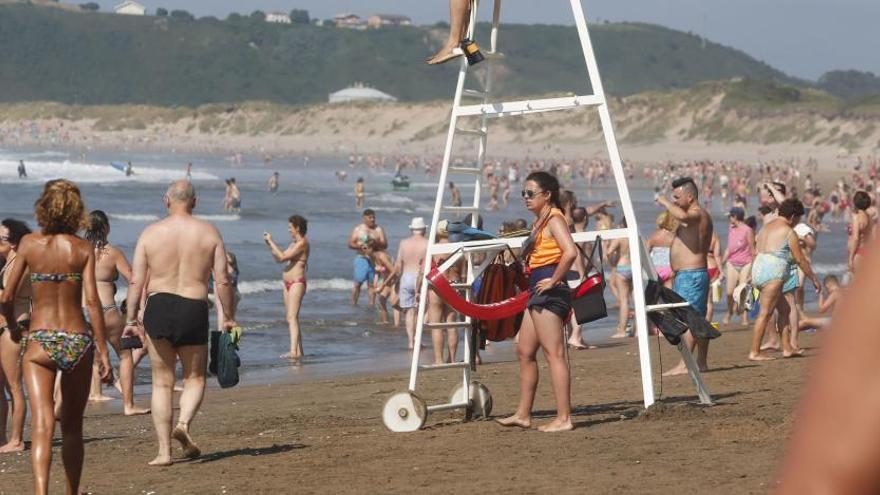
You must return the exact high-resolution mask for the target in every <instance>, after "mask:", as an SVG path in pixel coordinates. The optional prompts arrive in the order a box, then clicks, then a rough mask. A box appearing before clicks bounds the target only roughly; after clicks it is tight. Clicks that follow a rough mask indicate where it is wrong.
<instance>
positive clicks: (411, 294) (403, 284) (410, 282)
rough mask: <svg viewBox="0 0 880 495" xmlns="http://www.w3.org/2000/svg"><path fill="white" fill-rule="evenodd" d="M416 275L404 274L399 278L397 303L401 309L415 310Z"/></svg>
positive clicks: (411, 273) (417, 275)
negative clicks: (398, 300) (398, 299)
mask: <svg viewBox="0 0 880 495" xmlns="http://www.w3.org/2000/svg"><path fill="white" fill-rule="evenodd" d="M418 277H419V274H418V273H413V272H406V273H404V274H403V275H401V276H400V290H399V291H398V295H399V297H400V302H399V303H398V304H399V305H400V307H401V308H403V309H410V308H415V307H416V306H418V305H417V304H416V296H417V295H418V294H417V293H416V285H418Z"/></svg>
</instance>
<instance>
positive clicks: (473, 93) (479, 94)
mask: <svg viewBox="0 0 880 495" xmlns="http://www.w3.org/2000/svg"><path fill="white" fill-rule="evenodd" d="M461 95H462V96H467V97H470V98H480V99H485V98H486V97H487V96H489V93H486V92H485V91H477V90H476V89H465V90H463V91H462V92H461Z"/></svg>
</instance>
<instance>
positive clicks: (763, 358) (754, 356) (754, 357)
mask: <svg viewBox="0 0 880 495" xmlns="http://www.w3.org/2000/svg"><path fill="white" fill-rule="evenodd" d="M774 359H776V358H775V357H772V356H765V355H763V354H761V353H758V354H755V353H754V352H750V353H749V361H773V360H774Z"/></svg>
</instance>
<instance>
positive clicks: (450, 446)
mask: <svg viewBox="0 0 880 495" xmlns="http://www.w3.org/2000/svg"><path fill="white" fill-rule="evenodd" d="M750 336H751V335H750V332H749V331H744V330H742V329H740V330H724V331H723V335H722V337H721V338H720V339H717V340H715V341H714V343H713V345H712V347H711V349H710V365H711V366H713V368H714V370H713V371H711V372H709V373H706V374H705V375H704V379H705V380H706V382H707V385H708V387H709V390H710V391H711V393H712V394H713V397H714V398H715V400H716V401H717V404H716V405H715V406H713V407H708V408H707V407H701V406H698V405H695V402H696V397H695V392H694V389H693V386H692V384H691V382H690V379H689V378H688V377H687V376H680V377H672V378H663V381H662V389H663V396H662V400H661V401H660V403H659V405H658V407H655V408H652V409H651V410H649V411H648V412H647V413H645V412H644V411H643V409H642V404H641V385H640V378H639V371H638V357H637V353H638V351H637V346H636V343H635V342H634V341H633V340H628V341H626V342H618V343H614V344H611V345H609V346H606V347H601V348H599V349H594V350H589V351H578V352H573V353H572V356H571V366H572V401H573V406H574V410H573V414H574V420H575V423H576V424H577V426H578V428H577V429H576V430H574V431H573V432H570V433H559V434H543V433H538V432H537V431H535V430H528V431H523V430H519V429H506V428H502V427H500V426H498V425H497V424H495V423H494V422H492V421H473V422H462V421H461V417H462V414H461V412H460V411H459V412H451V413H438V414H433V415H431V416H429V417H428V420H427V424H426V428H425V429H423V430H421V431H419V432H415V433H411V434H400V433H390V432H388V431H387V430H386V429H385V427H384V425H383V424H382V422H381V418H380V416H381V408H382V404H383V403H384V401H385V399H386V398H387V397H388V396H389V395H390V394H391V393H393V392H395V391H399V390H403V389H405V388H406V375H405V374H404V373H379V374H369V375H360V376H356V377H347V378H336V379H327V380H318V381H314V382H308V383H300V384H285V385H271V384H270V385H254V386H241V387H236V388H233V389H228V390H222V391H220V390H215V389H212V390H209V391H208V393H207V395H206V399H205V404H204V406H203V407H202V411H201V413H200V414H199V416H198V418H197V421H196V423H195V425H194V433H193V435H194V438H195V440H196V441H197V442H199V444H200V446H201V447H202V450H203V452H204V454H203V456H202V457H201V458H200V459H196V460H192V461H184V460H182V459H180V458H179V455H180V451H179V449H178V448H177V446H176V445H175V447H174V455H175V456H178V458H177V459H175V461H176V464H175V465H173V466H171V467H168V468H155V469H154V468H147V467H146V462H147V461H149V460H150V459H151V458H152V456H153V454H154V451H155V437H154V433H153V429H152V422H151V420H150V418H148V417H143V416H141V417H134V418H126V417H123V416H121V415H118V414H113V413H111V412H109V411H105V410H103V409H104V408H103V407H95V406H94V405H90V406H89V408H88V409H87V411H86V420H85V436H86V462H85V470H84V476H83V481H84V482H83V488H84V489H85V490H89V491H94V492H97V493H118V492H120V491H125V492H145V493H148V492H154V493H182V492H192V493H206V492H210V493H221V492H223V491H224V490H225V491H226V492H227V493H284V492H289V491H290V490H291V486H293V485H295V486H296V487H297V491H298V492H303V493H319V492H321V493H325V492H339V493H364V492H374V493H375V492H381V493H412V491H413V489H414V488H416V489H419V488H421V489H422V490H423V491H427V492H431V493H439V492H440V490H441V488H439V487H442V490H443V492H444V493H446V492H448V491H449V490H464V489H473V488H474V483H480V484H481V485H482V487H483V489H484V490H488V491H489V492H491V493H497V492H502V491H509V490H515V491H517V492H522V493H544V492H546V491H548V490H551V489H552V490H557V491H558V490H559V489H560V488H562V491H563V492H568V491H575V490H579V491H580V490H582V487H583V486H590V488H591V489H590V491H591V493H633V492H638V493H681V492H682V491H687V490H695V491H697V492H698V493H699V492H700V491H705V489H706V487H707V486H712V487H713V489H714V491H718V492H719V493H731V494H746V493H766V492H767V491H768V488H769V487H770V486H772V482H773V481H772V480H773V476H774V470H775V468H776V463H777V462H778V461H779V459H780V458H781V454H782V451H783V442H784V440H785V439H786V437H787V433H788V431H789V430H790V428H791V425H792V421H793V420H792V412H791V411H792V409H793V408H794V406H795V404H796V403H797V401H798V400H799V395H800V392H799V390H800V385H801V382H802V380H803V378H804V376H806V373H805V371H806V366H808V364H809V363H810V361H812V358H811V357H810V356H813V355H815V353H816V352H817V351H816V349H815V346H816V343H817V337H816V336H814V335H805V336H804V339H803V340H804V344H805V348H807V349H808V351H807V354H808V357H806V358H801V359H787V360H783V359H780V360H777V361H772V362H767V363H761V364H755V363H749V362H748V361H746V359H745V357H746V356H745V355H746V350H747V347H748V342H749V338H750ZM663 342H665V341H663ZM663 342H661V343H660V349H661V352H660V355H658V354H657V346H656V345H654V343H653V342H652V346H651V347H652V355H653V362H654V368H655V370H656V369H657V367H658V365H659V362H660V361H661V359H659V358H662V362H663V363H664V367H670V366H671V365H672V364H674V362H675V361H676V360H677V351H676V350H675V348H674V347H672V346H670V345H668V344H665V343H663ZM539 365H540V367H541V376H542V378H543V380H542V382H541V383H540V384H539V388H538V395H537V398H536V404H535V420H536V423H537V424H542V423H544V422H546V421H548V420H549V419H548V416H550V415H552V413H553V410H554V409H555V405H554V402H553V398H552V394H551V390H550V383H549V373H548V370H547V368H546V363H545V362H544V360H543V359H542V358H539ZM518 375H519V373H518V365H517V364H516V362H513V361H505V362H499V363H494V364H490V365H484V366H481V367H480V368H478V371H477V373H476V375H475V377H476V379H478V380H480V381H481V382H482V383H484V384H485V385H486V386H487V387H489V389H490V391H491V393H492V396H493V401H494V408H493V413H492V416H493V417H503V415H506V414H509V413H510V412H512V411H513V409H514V408H515V407H516V401H517V398H518ZM458 376H460V375H458V374H457V373H452V372H449V373H447V372H442V373H435V374H429V375H421V376H420V378H422V379H421V380H420V382H419V385H418V387H417V392H418V393H419V395H421V396H423V397H425V398H426V399H427V400H428V402H429V403H436V402H438V401H440V400H443V399H444V397H445V396H446V395H447V394H448V393H449V390H450V389H451V388H452V386H453V385H454V384H455V383H456V381H457V380H458V379H460V378H456V377H458ZM771 377H772V378H771ZM659 380H660V378H659V373H655V390H656V389H657V388H658V387H659V386H660V383H659ZM683 433H684V434H683ZM27 435H28V434H27V432H26V437H27ZM54 459H55V460H54V461H53V469H52V479H51V482H52V484H53V486H57V485H56V483H60V482H61V479H62V478H61V477H62V471H61V459H60V455H59V452H58V451H57V449H56V453H55V458H54ZM672 459H674V462H672V463H670V462H669V461H670V460H672ZM708 459H711V461H710V462H707V461H708ZM500 464H504V465H520V466H528V467H529V468H528V469H525V470H521V471H518V472H517V473H516V474H514V475H511V474H510V473H509V472H508V471H506V470H498V469H494V468H493V466H497V465H500ZM0 465H2V469H3V470H4V474H3V476H4V481H6V480H8V484H7V483H4V485H5V486H7V487H9V486H18V487H23V486H30V485H29V484H30V483H31V476H30V459H29V452H26V453H25V454H22V455H7V456H2V457H0ZM318 473H320V475H319V476H316V474H318ZM182 480H186V481H182ZM0 493H7V491H6V490H4V489H3V488H2V487H0Z"/></svg>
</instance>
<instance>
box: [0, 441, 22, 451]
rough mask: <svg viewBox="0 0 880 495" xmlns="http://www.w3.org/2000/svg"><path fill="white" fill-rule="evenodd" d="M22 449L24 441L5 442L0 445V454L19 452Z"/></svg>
mask: <svg viewBox="0 0 880 495" xmlns="http://www.w3.org/2000/svg"><path fill="white" fill-rule="evenodd" d="M23 450H24V442H18V443H12V442H9V443H6V444H5V445H3V446H2V447H0V454H10V453H12V452H21V451H23Z"/></svg>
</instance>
